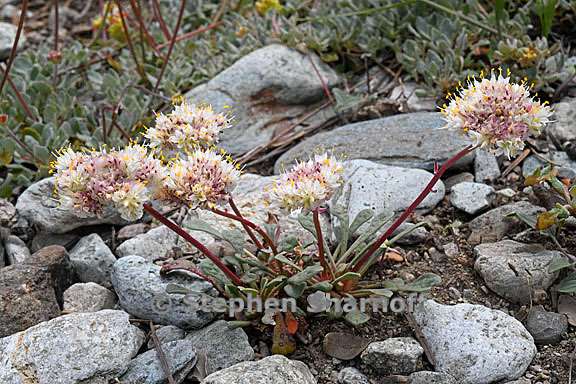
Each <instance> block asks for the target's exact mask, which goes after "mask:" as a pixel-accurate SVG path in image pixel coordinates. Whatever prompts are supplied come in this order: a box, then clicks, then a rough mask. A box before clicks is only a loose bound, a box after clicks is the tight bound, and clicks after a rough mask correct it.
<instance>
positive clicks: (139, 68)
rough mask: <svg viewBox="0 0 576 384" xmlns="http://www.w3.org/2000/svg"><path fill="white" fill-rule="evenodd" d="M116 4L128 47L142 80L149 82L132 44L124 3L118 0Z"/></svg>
mask: <svg viewBox="0 0 576 384" xmlns="http://www.w3.org/2000/svg"><path fill="white" fill-rule="evenodd" d="M116 5H117V6H118V13H119V14H120V21H121V22H122V29H123V30H124V35H125V36H126V44H127V45H128V49H129V50H130V54H131V55H132V59H133V60H134V64H136V71H137V72H138V74H139V75H140V78H141V79H142V81H143V82H144V83H148V78H147V77H146V72H145V71H144V67H142V65H141V64H140V62H139V61H138V56H136V51H135V50H134V44H132V38H131V37H130V31H129V30H128V24H126V19H125V18H124V11H123V10H122V4H121V3H120V0H116Z"/></svg>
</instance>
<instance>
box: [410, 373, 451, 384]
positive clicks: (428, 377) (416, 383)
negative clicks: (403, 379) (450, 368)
mask: <svg viewBox="0 0 576 384" xmlns="http://www.w3.org/2000/svg"><path fill="white" fill-rule="evenodd" d="M408 384H458V383H457V382H456V380H455V379H454V378H453V377H452V376H450V375H448V374H446V373H440V372H430V371H420V372H414V373H413V374H411V375H410V376H409V377H408Z"/></svg>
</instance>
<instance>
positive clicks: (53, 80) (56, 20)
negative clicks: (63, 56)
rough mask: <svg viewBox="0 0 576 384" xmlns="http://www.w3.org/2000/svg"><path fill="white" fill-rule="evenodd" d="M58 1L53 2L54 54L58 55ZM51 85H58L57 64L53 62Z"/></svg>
mask: <svg viewBox="0 0 576 384" xmlns="http://www.w3.org/2000/svg"><path fill="white" fill-rule="evenodd" d="M59 13H60V12H59V6H58V0H54V53H58V48H59V47H58V39H59V37H58V29H59V28H60V17H59V15H58V14H59ZM52 76H53V77H52V84H54V86H56V84H57V83H58V62H57V61H56V62H54V73H53V74H52Z"/></svg>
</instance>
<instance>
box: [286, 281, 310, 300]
mask: <svg viewBox="0 0 576 384" xmlns="http://www.w3.org/2000/svg"><path fill="white" fill-rule="evenodd" d="M305 289H306V283H300V284H293V283H289V284H286V285H285V286H284V292H286V294H287V295H288V296H290V297H293V298H295V299H297V298H299V297H300V296H302V293H304V290H305Z"/></svg>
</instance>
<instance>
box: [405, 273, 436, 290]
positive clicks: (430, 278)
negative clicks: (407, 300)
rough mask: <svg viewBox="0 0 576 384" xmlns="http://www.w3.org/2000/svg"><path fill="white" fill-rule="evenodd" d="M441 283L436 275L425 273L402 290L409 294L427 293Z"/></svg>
mask: <svg viewBox="0 0 576 384" xmlns="http://www.w3.org/2000/svg"><path fill="white" fill-rule="evenodd" d="M441 281H442V279H441V278H440V276H438V275H436V274H434V273H425V274H423V275H421V276H419V277H418V278H417V279H416V280H414V281H412V282H411V283H409V284H406V285H405V286H404V287H403V288H402V290H403V291H407V292H426V291H429V290H430V289H431V288H432V287H433V286H435V285H438V284H440V282H441Z"/></svg>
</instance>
